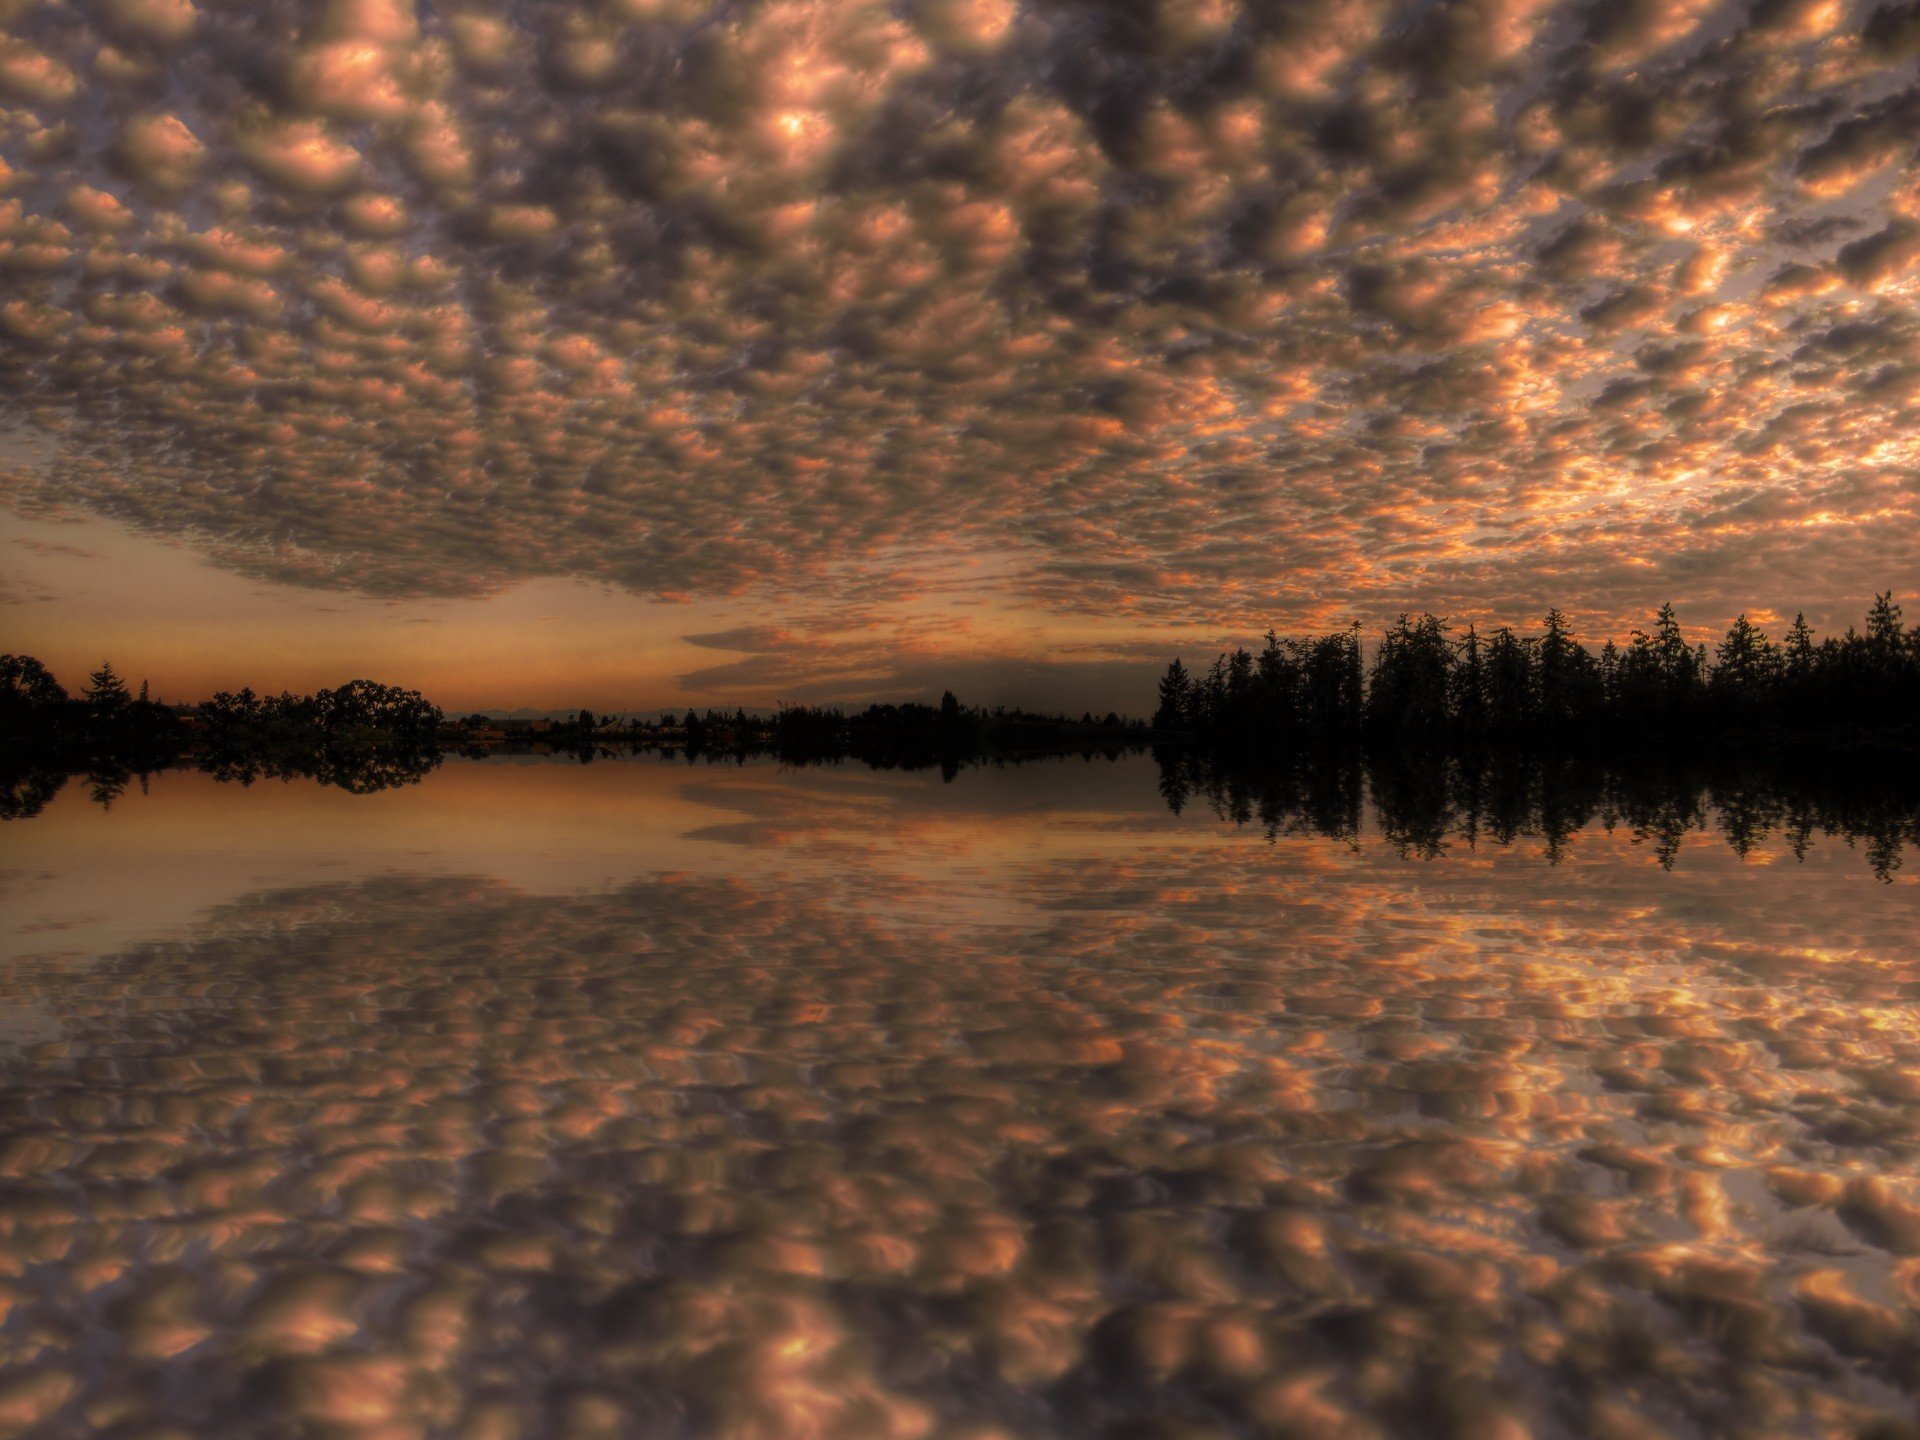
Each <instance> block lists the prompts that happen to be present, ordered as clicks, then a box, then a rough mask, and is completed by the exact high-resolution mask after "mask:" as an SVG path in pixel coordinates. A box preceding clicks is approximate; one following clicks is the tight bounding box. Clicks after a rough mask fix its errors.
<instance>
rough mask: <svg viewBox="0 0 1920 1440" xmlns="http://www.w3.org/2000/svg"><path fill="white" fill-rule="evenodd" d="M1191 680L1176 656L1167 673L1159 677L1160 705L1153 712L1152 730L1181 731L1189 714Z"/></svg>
mask: <svg viewBox="0 0 1920 1440" xmlns="http://www.w3.org/2000/svg"><path fill="white" fill-rule="evenodd" d="M1192 690H1193V680H1192V678H1191V677H1190V676H1189V675H1188V674H1187V667H1186V666H1184V665H1182V664H1181V663H1180V657H1179V656H1178V655H1176V656H1174V657H1173V663H1172V664H1170V665H1168V666H1167V673H1166V674H1165V675H1163V676H1161V677H1160V705H1159V708H1157V709H1156V710H1155V711H1154V712H1153V728H1154V729H1156V730H1179V729H1183V728H1184V727H1185V726H1186V725H1187V723H1188V718H1189V714H1190V707H1191V702H1192Z"/></svg>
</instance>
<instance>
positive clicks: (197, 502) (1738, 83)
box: [0, 0, 1920, 709]
mask: <svg viewBox="0 0 1920 1440" xmlns="http://www.w3.org/2000/svg"><path fill="white" fill-rule="evenodd" d="M0 31H3V32H4V37H5V38H4V40H0V536H4V545H3V546H0V626H4V627H5V632H6V633H5V635H4V648H10V649H24V650H29V651H34V652H35V653H41V654H43V655H45V656H46V657H47V658H48V659H49V660H50V661H51V662H53V663H55V665H56V669H58V670H61V671H62V675H63V678H65V679H67V680H68V681H69V683H72V682H74V681H76V680H77V679H78V678H79V676H78V675H77V674H73V673H71V672H72V670H73V668H74V667H75V666H77V665H80V664H82V663H93V662H95V661H97V659H98V658H99V655H100V654H102V653H105V654H112V655H113V656H115V658H116V661H117V663H120V664H121V665H122V668H124V669H130V670H133V671H140V670H141V669H142V668H143V667H148V668H152V669H153V670H154V671H155V672H156V673H157V674H158V675H159V676H160V677H161V678H162V679H163V680H164V681H165V682H166V683H168V684H169V685H171V686H172V687H173V688H174V689H176V690H180V691H183V692H184V691H187V690H191V689H193V688H194V687H196V686H200V685H205V684H214V683H220V684H239V683H245V682H246V681H248V680H250V679H251V680H252V681H253V682H254V683H256V684H264V685H266V686H267V687H268V688H277V687H278V686H279V685H280V684H281V683H287V684H301V683H332V682H336V681H337V680H338V679H340V678H343V676H344V674H346V673H358V672H359V671H361V670H365V669H367V668H369V665H368V664H367V663H362V662H377V664H378V667H379V668H380V669H381V671H382V678H387V679H392V680H398V681H403V682H408V683H416V684H423V685H425V686H426V687H427V688H429V690H430V691H433V692H435V693H436V694H437V696H438V697H441V698H444V699H446V700H447V701H449V702H451V703H454V704H480V703H490V702H497V703H515V702H518V701H521V700H528V701H532V702H534V703H552V704H560V703H572V702H573V701H574V700H576V699H578V700H581V701H591V702H593V703H598V704H600V705H602V706H609V705H622V704H632V705H636V706H637V705H642V704H649V705H650V704H660V703H667V702H670V701H673V700H676V699H681V698H686V697H689V696H698V697H701V698H710V699H713V700H715V701H724V702H728V703H731V702H733V701H736V700H738V701H741V702H744V703H750V704H765V703H771V702H772V701H774V700H777V699H780V698H790V699H798V698H815V697H819V696H841V695H845V696H852V695H855V694H862V695H864V694H867V693H896V692H897V693H922V692H924V691H926V690H927V689H928V688H929V687H931V688H932V689H933V690H934V691H935V692H936V693H937V689H938V688H939V686H940V685H941V684H943V683H948V681H947V679H946V678H945V677H949V676H952V677H958V682H959V684H957V685H956V688H959V685H960V684H967V683H969V682H970V684H971V688H972V690H973V692H974V693H975V694H976V695H979V696H980V697H981V698H987V696H988V694H989V692H991V694H992V695H993V696H994V698H1001V699H1014V700H1018V699H1028V700H1035V701H1041V702H1056V701H1057V702H1061V703H1066V702H1067V701H1068V700H1069V699H1071V697H1073V696H1077V695H1078V694H1080V693H1082V692H1085V693H1086V695H1087V703H1090V704H1095V705H1097V706H1104V705H1106V704H1109V703H1111V704H1117V705H1121V708H1125V704H1124V703H1123V702H1125V701H1126V700H1128V699H1129V698H1131V699H1132V700H1133V705H1134V708H1136V709H1137V708H1141V707H1142V706H1143V705H1144V704H1145V703H1146V701H1145V699H1144V696H1135V695H1134V694H1133V690H1134V688H1135V687H1137V686H1138V684H1139V683H1140V679H1141V677H1143V676H1146V675H1148V674H1149V673H1150V670H1151V668H1152V663H1153V661H1154V660H1155V659H1156V658H1158V657H1162V656H1164V655H1165V654H1167V653H1170V651H1171V649H1173V648H1184V649H1186V650H1187V651H1188V652H1189V653H1190V654H1199V653H1202V652H1204V651H1205V650H1206V649H1207V648H1208V647H1209V646H1212V645H1216V644H1218V643H1220V642H1222V641H1226V640H1232V639H1247V638H1251V637H1252V636H1254V635H1256V634H1257V633H1258V632H1259V631H1261V630H1264V629H1265V628H1266V627H1267V626H1268V625H1269V624H1273V625H1276V626H1278V627H1279V628H1280V629H1281V630H1282V632H1283V633H1284V632H1286V631H1287V630H1289V629H1294V630H1298V629H1304V628H1308V627H1314V626H1325V625H1333V624H1340V623H1344V622H1345V621H1346V620H1348V619H1350V618H1354V617H1358V618H1360V619H1362V620H1364V621H1366V622H1367V623H1369V624H1375V623H1378V622H1379V621H1381V620H1383V619H1385V618H1388V617H1389V616H1391V615H1393V614H1395V613H1397V612H1399V611H1401V610H1406V609H1416V610H1418V609H1431V610H1434V611H1436V612H1438V613H1442V614H1446V615H1448V616H1451V617H1453V618H1455V619H1456V620H1458V621H1462V622H1464V621H1465V620H1467V619H1476V620H1480V621H1482V622H1485V621H1487V620H1496V619H1497V620H1510V621H1514V622H1516V623H1518V622H1525V621H1530V620H1532V619H1534V618H1536V617H1537V616H1538V615H1539V614H1540V612H1541V611H1542V610H1543V609H1544V608H1545V607H1546V606H1547V605H1548V604H1558V605H1560V606H1561V607H1563V608H1564V609H1566V610H1568V611H1569V612H1571V613H1572V615H1573V616H1574V617H1575V619H1576V621H1577V622H1578V624H1579V625H1580V627H1581V629H1582V631H1583V632H1584V633H1586V634H1587V635H1589V636H1590V637H1593V638H1598V637H1601V636H1603V635H1605V634H1624V632H1625V630H1626V628H1628V627H1629V626H1631V625H1633V624H1636V623H1644V622H1645V616H1646V613H1647V612H1648V611H1649V610H1650V609H1651V608H1652V607H1653V606H1655V605H1657V604H1658V603H1659V602H1660V601H1662V600H1665V599H1673V600H1675V601H1676V602H1678V603H1679V604H1680V606H1681V608H1682V612H1683V615H1685V617H1686V618H1687V619H1688V620H1689V621H1690V622H1693V623H1694V624H1697V625H1698V626H1700V627H1702V629H1703V632H1704V630H1706V629H1710V628H1714V627H1718V626H1722V625H1724V624H1725V623H1726V621H1727V620H1728V619H1730V618H1731V617H1732V615H1733V614H1734V613H1735V612H1737V611H1740V610H1743V609H1744V610H1747V611H1749V612H1750V613H1753V614H1755V615H1756V616H1757V617H1758V618H1760V619H1761V620H1762V621H1763V623H1768V624H1773V625H1776V626H1777V625H1778V624H1779V623H1780V622H1781V621H1782V620H1783V619H1785V618H1790V617H1791V615H1792V614H1793V612H1794V611H1795V610H1796V609H1801V608H1804V609H1805V610H1806V611H1807V613H1808V615H1809V617H1810V618H1811V619H1813V620H1815V622H1816V623H1817V624H1821V625H1839V626H1844V625H1845V624H1846V623H1848V622H1849V621H1850V620H1853V619H1856V618H1857V617H1858V615H1859V613H1860V612H1861V611H1862V610H1863V609H1864V605H1865V603H1866V601H1867V600H1868V599H1869V598H1870V594H1871V592H1872V591H1874V590H1878V589H1885V588H1889V587H1892V588H1895V589H1900V588H1902V587H1903V585H1904V586H1905V587H1906V588H1908V589H1911V588H1912V587H1913V584H1914V582H1915V580H1916V579H1920V515H1917V514H1916V509H1920V481H1917V480H1916V469H1915V448H1916V440H1915V436H1916V434H1920V426H1916V419H1920V416H1916V413H1915V412H1916V409H1917V408H1920V402H1917V400H1916V396H1920V324H1917V323H1916V306H1915V301H1916V280H1917V278H1920V171H1917V170H1916V169H1915V153H1914V152H1915V143H1916V137H1917V136H1920V77H1917V76H1916V56H1920V5H1916V4H1899V3H1895V4H1890V5H1879V4H1874V3H1867V4H1848V3H1834V0H1760V3H1749V0H1726V3H1659V0H1627V3H1621V0H1597V3H1530V0H1506V3H1502V0H1481V3H1460V4H1447V3H1424V0H1422V3H1346V0H1300V3H1268V4H1251V3H1250V4H1234V3H1227V0H1198V3H1184V0H1182V3H1174V0H1169V3H1159V4H1155V3H1121V4H1089V3H1028V4H1014V3H1005V0H925V3H914V0H901V3H894V4H868V3H855V0H788V3H763V4H742V3H719V4H713V3H706V0H603V3H584V4H572V3H546V0H517V3H504V4H494V3H463V4H427V3H419V4H415V3H411V0H332V3H304V0H303V3H283V0H202V3H197V4H196V3H193V0H73V3H36V0H7V3H5V4H0ZM1073 703H1074V708H1076V709H1077V708H1080V707H1079V704H1078V702H1077V701H1075V702H1073Z"/></svg>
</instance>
